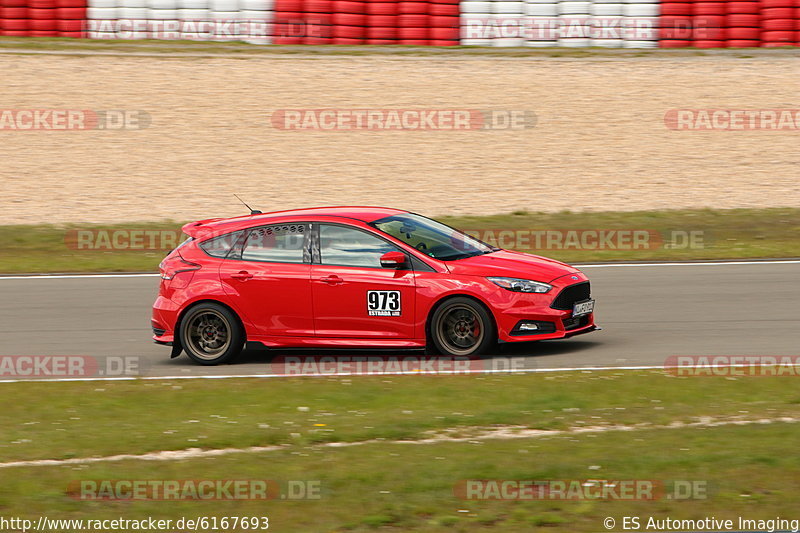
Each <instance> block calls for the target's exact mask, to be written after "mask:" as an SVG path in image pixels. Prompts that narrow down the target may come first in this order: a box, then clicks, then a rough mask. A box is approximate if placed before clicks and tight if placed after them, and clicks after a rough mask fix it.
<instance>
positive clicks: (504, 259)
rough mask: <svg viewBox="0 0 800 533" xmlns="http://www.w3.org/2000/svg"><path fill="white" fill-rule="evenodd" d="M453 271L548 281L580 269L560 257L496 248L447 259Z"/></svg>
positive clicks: (455, 272) (475, 274)
mask: <svg viewBox="0 0 800 533" xmlns="http://www.w3.org/2000/svg"><path fill="white" fill-rule="evenodd" d="M446 264H447V268H448V269H450V272H452V273H453V274H461V275H466V276H505V277H509V278H521V279H530V280H534V281H542V282H544V283H550V282H551V281H553V280H555V279H556V278H560V277H561V276H566V275H567V274H574V273H576V272H580V271H579V270H578V269H577V268H574V267H571V266H569V265H567V264H566V263H562V262H561V261H556V260H555V259H548V258H547V257H541V256H538V255H531V254H524V253H522V252H512V251H510V250H500V251H499V252H493V253H490V254H485V255H476V256H475V257H467V258H466V259H458V260H456V261H447V262H446Z"/></svg>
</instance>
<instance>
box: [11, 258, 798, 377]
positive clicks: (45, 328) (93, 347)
mask: <svg viewBox="0 0 800 533" xmlns="http://www.w3.org/2000/svg"><path fill="white" fill-rule="evenodd" d="M585 272H586V273H587V274H588V275H589V277H590V278H591V280H592V284H593V288H592V294H593V297H594V298H595V299H596V300H597V308H596V317H597V322H598V323H599V324H600V326H602V327H603V331H599V332H594V333H590V334H587V335H583V336H579V337H575V338H573V339H567V340H559V341H545V342H538V343H524V344H522V343H521V344H517V345H513V346H512V345H504V346H502V347H501V348H500V349H499V355H500V356H502V357H515V358H523V362H524V366H525V367H526V368H541V369H544V368H566V367H569V368H579V367H590V366H640V365H641V366H656V367H657V366H660V365H663V364H664V361H665V359H666V358H667V357H669V356H671V355H798V354H800V342H799V341H800V319H798V303H800V262H793V263H792V262H789V263H777V262H765V263H747V264H703V265H692V264H678V265H651V266H644V265H613V266H608V265H603V266H599V265H595V266H592V267H589V266H587V267H585ZM157 284H158V278H157V277H155V276H147V277H144V276H142V277H68V278H59V277H36V278H24V279H20V278H15V277H9V278H0V338H2V341H1V342H0V355H89V356H120V355H124V356H141V357H143V358H145V359H146V362H147V365H146V367H147V370H146V375H153V376H187V377H188V376H192V375H212V374H213V375H231V374H235V375H242V374H268V373H270V365H269V362H270V360H271V358H272V353H271V352H268V351H266V350H248V351H247V352H246V353H245V354H243V355H242V357H241V358H240V359H239V360H237V361H236V362H235V363H233V364H231V365H222V366H218V367H200V366H197V365H195V364H193V363H192V362H191V361H190V360H189V359H188V357H186V355H182V356H181V357H180V358H177V359H174V360H170V359H169V348H168V347H163V346H158V345H155V344H153V343H152V341H151V340H150V335H151V331H150V305H151V304H152V301H153V300H154V298H155V295H156V291H157ZM278 353H279V354H284V355H286V354H290V353H296V352H288V351H285V350H284V351H281V352H278ZM301 353H303V354H309V353H318V352H310V351H304V352H301ZM325 353H329V354H332V353H336V352H325ZM348 353H349V352H348ZM352 353H359V354H369V353H371V352H356V351H352ZM4 378H5V377H0V379H4Z"/></svg>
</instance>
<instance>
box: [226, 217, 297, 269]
mask: <svg viewBox="0 0 800 533" xmlns="http://www.w3.org/2000/svg"><path fill="white" fill-rule="evenodd" d="M306 233H307V232H306V225H305V224H284V225H279V226H266V227H263V228H256V229H254V230H251V231H250V233H249V234H248V236H247V242H245V245H244V249H243V250H242V260H243V261H266V262H271V263H306V262H308V259H309V258H310V257H309V252H308V250H307V249H306V246H305V243H306V240H305V235H306Z"/></svg>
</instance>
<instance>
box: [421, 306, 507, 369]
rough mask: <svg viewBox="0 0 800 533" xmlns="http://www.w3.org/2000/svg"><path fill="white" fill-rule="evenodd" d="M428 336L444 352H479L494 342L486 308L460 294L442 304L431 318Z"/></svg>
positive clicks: (493, 331) (482, 352) (491, 323)
mask: <svg viewBox="0 0 800 533" xmlns="http://www.w3.org/2000/svg"><path fill="white" fill-rule="evenodd" d="M429 338H430V341H431V342H432V344H433V345H434V347H435V348H436V350H437V351H438V352H439V353H441V354H445V355H457V356H465V355H480V354H484V353H486V352H487V351H488V350H489V349H490V348H491V347H492V346H494V345H495V343H496V342H497V333H496V331H495V326H494V321H493V320H492V317H491V316H489V313H488V312H487V311H486V309H485V308H484V307H483V306H482V305H481V304H479V303H478V302H476V301H475V300H472V299H471V298H465V297H462V296H459V297H455V298H451V299H449V300H446V301H445V302H444V303H442V304H441V305H440V306H439V307H438V308H437V309H436V311H434V313H433V317H431V321H430V331H429Z"/></svg>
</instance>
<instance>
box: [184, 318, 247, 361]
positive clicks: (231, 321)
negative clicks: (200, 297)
mask: <svg viewBox="0 0 800 533" xmlns="http://www.w3.org/2000/svg"><path fill="white" fill-rule="evenodd" d="M180 340H181V346H182V347H183V351H185V352H186V354H187V355H188V356H189V357H190V358H191V359H192V361H194V362H195V363H199V364H201V365H206V366H211V365H218V364H221V363H228V362H230V361H232V360H233V359H234V358H235V357H236V356H237V355H239V353H241V351H242V348H243V347H244V331H243V330H242V326H241V324H240V323H239V319H238V318H237V317H236V315H235V314H233V313H232V312H231V311H230V310H229V309H228V308H227V307H224V306H222V305H219V304H215V303H201V304H197V305H196V306H194V307H192V308H191V309H189V310H188V311H187V312H186V314H185V315H184V316H183V318H182V319H181V326H180Z"/></svg>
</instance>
